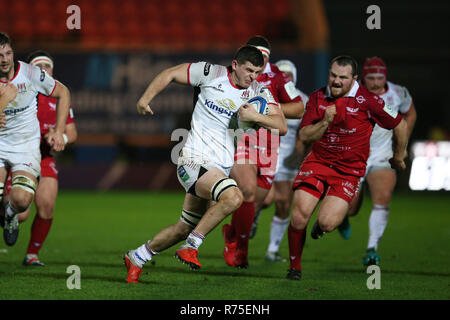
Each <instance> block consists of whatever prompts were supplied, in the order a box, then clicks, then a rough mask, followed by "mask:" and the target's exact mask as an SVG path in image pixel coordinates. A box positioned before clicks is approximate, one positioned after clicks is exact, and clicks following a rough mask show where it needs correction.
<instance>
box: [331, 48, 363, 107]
mask: <svg viewBox="0 0 450 320" xmlns="http://www.w3.org/2000/svg"><path fill="white" fill-rule="evenodd" d="M357 72H358V63H357V62H356V60H355V59H354V58H352V57H350V56H338V57H336V58H334V59H333V60H331V65H330V73H329V75H328V86H329V87H330V91H331V95H332V96H333V97H334V98H340V97H343V96H345V95H346V94H347V93H348V92H349V91H350V90H351V89H352V86H353V84H354V83H355V81H356V79H358V74H357Z"/></svg>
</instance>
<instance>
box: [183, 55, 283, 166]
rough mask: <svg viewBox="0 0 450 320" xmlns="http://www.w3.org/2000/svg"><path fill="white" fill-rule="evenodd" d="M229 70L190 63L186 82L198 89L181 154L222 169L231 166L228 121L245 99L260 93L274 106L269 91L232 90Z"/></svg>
mask: <svg viewBox="0 0 450 320" xmlns="http://www.w3.org/2000/svg"><path fill="white" fill-rule="evenodd" d="M230 72H231V71H230V70H228V68H227V67H225V66H221V65H215V64H210V63H208V62H203V61H202V62H197V63H192V64H190V65H189V67H188V82H189V84H190V85H191V86H193V87H198V92H197V93H198V94H197V96H196V102H195V107H194V111H193V113H192V120H191V130H190V131H189V134H188V138H187V140H186V144H185V146H184V148H183V152H185V151H187V153H188V154H189V155H191V156H195V157H200V158H206V159H209V160H211V161H214V162H216V163H217V164H219V165H221V166H222V167H225V168H229V167H232V166H233V163H234V151H235V147H234V134H233V131H232V129H230V120H231V119H232V117H233V115H234V114H235V113H237V112H238V110H239V108H240V107H241V106H242V105H244V104H245V103H246V102H247V100H248V99H250V98H252V97H254V96H256V95H258V94H260V93H264V94H265V95H266V96H267V97H268V98H269V101H268V103H274V104H276V101H275V99H274V98H273V96H272V94H271V93H270V91H269V90H268V89H267V88H266V87H265V86H263V85H261V84H259V83H258V82H256V81H253V82H252V84H251V85H250V87H248V88H247V89H243V88H239V87H236V86H235V85H234V84H233V83H232V82H231V78H230Z"/></svg>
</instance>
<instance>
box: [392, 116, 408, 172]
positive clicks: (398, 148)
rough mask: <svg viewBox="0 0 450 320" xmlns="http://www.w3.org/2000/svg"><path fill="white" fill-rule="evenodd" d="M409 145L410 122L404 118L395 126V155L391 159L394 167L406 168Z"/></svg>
mask: <svg viewBox="0 0 450 320" xmlns="http://www.w3.org/2000/svg"><path fill="white" fill-rule="evenodd" d="M407 145H408V124H407V123H406V121H405V120H404V119H402V120H401V121H400V122H399V124H398V125H397V126H396V127H395V128H394V156H393V157H392V158H391V159H389V162H390V164H391V167H392V168H393V169H402V170H403V169H405V168H406V164H405V161H404V160H405V158H406V156H407V151H406V147H407Z"/></svg>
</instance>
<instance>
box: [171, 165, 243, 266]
mask: <svg viewBox="0 0 450 320" xmlns="http://www.w3.org/2000/svg"><path fill="white" fill-rule="evenodd" d="M195 192H196V194H197V195H198V196H199V197H202V198H205V199H207V198H209V199H212V200H214V201H215V202H216V203H215V204H213V205H211V206H210V207H209V208H208V209H207V211H206V212H205V214H204V215H203V217H202V218H201V219H200V221H199V223H198V225H197V226H196V227H195V228H194V230H193V231H192V232H191V233H190V234H189V236H188V237H187V239H186V243H185V244H184V245H183V246H182V247H181V248H180V249H178V250H177V252H176V253H175V256H176V257H177V258H178V259H179V260H180V261H182V262H183V263H186V264H188V265H189V266H190V267H191V268H192V269H198V268H200V267H201V265H200V263H199V262H198V259H197V254H198V248H199V247H200V245H201V244H202V242H203V239H204V238H205V236H206V235H207V234H208V233H209V232H211V231H212V230H213V229H214V228H215V227H216V226H217V225H219V223H220V222H222V221H223V220H224V219H225V218H226V217H227V216H228V215H230V214H231V213H232V212H234V211H235V210H236V209H237V208H239V207H240V206H241V204H242V201H243V196H242V193H241V191H240V190H239V189H238V188H237V185H236V182H235V181H234V180H232V179H230V178H228V177H226V176H225V175H224V174H223V173H222V171H220V170H218V169H215V168H214V169H211V170H209V171H208V172H207V173H205V174H204V175H203V176H202V177H201V178H200V179H198V180H197V183H196V185H195Z"/></svg>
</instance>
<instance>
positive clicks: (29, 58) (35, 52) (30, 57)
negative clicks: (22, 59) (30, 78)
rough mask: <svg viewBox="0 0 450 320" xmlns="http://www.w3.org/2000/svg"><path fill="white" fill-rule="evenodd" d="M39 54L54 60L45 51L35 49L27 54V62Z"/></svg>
mask: <svg viewBox="0 0 450 320" xmlns="http://www.w3.org/2000/svg"><path fill="white" fill-rule="evenodd" d="M40 56H44V57H48V58H49V59H50V60H52V61H55V60H53V57H52V56H51V55H50V54H49V53H48V52H47V51H44V50H36V51H33V52H32V53H30V54H29V55H28V57H27V63H30V62H31V61H32V60H33V59H34V58H36V57H40Z"/></svg>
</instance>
